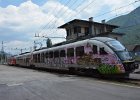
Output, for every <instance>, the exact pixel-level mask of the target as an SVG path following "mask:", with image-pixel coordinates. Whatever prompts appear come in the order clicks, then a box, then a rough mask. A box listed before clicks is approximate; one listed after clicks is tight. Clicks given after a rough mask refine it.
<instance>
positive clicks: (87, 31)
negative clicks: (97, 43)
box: [85, 27, 89, 35]
mask: <svg viewBox="0 0 140 100" xmlns="http://www.w3.org/2000/svg"><path fill="white" fill-rule="evenodd" d="M88 34H89V27H85V35H88Z"/></svg>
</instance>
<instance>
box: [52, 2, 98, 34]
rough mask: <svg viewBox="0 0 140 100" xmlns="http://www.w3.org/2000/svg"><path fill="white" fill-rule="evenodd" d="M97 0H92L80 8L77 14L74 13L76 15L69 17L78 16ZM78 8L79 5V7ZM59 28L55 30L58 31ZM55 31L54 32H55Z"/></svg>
mask: <svg viewBox="0 0 140 100" xmlns="http://www.w3.org/2000/svg"><path fill="white" fill-rule="evenodd" d="M95 1H96V0H94V1H91V2H90V3H89V4H88V5H86V6H84V7H83V8H82V9H80V10H79V11H78V12H77V13H76V14H74V15H71V16H70V17H68V18H69V19H70V18H72V17H73V16H75V17H76V16H77V15H79V14H80V13H81V12H82V11H83V10H84V9H86V8H87V7H89V6H90V5H91V4H93V3H94V2H95ZM77 8H78V7H77ZM57 31H58V30H57V29H56V30H55V31H54V32H57ZM54 32H53V33H54Z"/></svg>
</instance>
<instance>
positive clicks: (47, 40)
mask: <svg viewBox="0 0 140 100" xmlns="http://www.w3.org/2000/svg"><path fill="white" fill-rule="evenodd" d="M35 37H41V38H46V47H50V46H51V45H52V42H51V39H50V38H55V39H56V38H63V39H66V37H57V36H54V37H50V36H39V34H38V35H37V34H35Z"/></svg>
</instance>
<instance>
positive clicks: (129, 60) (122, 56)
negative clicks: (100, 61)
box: [107, 40, 138, 74]
mask: <svg viewBox="0 0 140 100" xmlns="http://www.w3.org/2000/svg"><path fill="white" fill-rule="evenodd" d="M107 45H108V46H110V47H111V48H112V50H113V51H114V52H115V53H116V55H117V56H118V58H119V60H120V63H122V65H123V68H124V73H126V74H129V73H131V72H133V71H134V70H135V69H137V68H138V64H136V63H135V60H134V59H133V57H132V56H131V55H130V53H129V52H128V51H127V49H126V48H125V47H124V46H123V45H122V44H121V43H120V42H119V41H116V40H114V41H108V42H107Z"/></svg>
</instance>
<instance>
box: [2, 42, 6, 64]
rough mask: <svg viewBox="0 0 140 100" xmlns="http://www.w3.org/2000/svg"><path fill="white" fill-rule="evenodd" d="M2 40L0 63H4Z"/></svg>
mask: <svg viewBox="0 0 140 100" xmlns="http://www.w3.org/2000/svg"><path fill="white" fill-rule="evenodd" d="M3 44H4V42H3V41H2V42H1V64H4V59H5V55H4V54H5V53H4V45H3Z"/></svg>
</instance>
